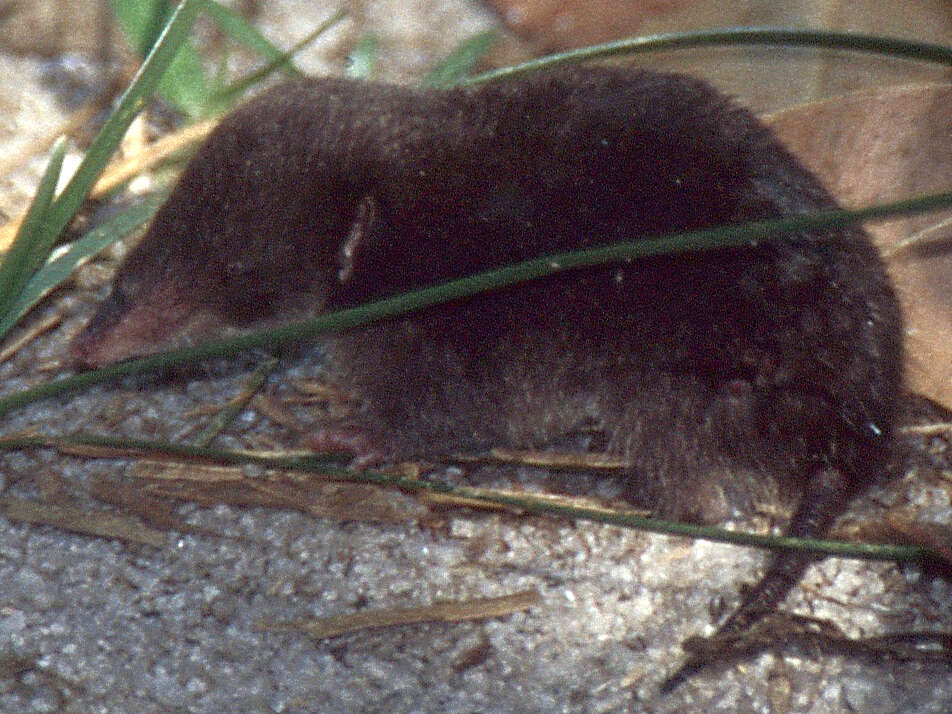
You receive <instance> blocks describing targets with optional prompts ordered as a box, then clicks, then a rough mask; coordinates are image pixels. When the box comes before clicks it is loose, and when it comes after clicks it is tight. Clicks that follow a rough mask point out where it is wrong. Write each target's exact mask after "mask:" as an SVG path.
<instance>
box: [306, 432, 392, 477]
mask: <svg viewBox="0 0 952 714" xmlns="http://www.w3.org/2000/svg"><path fill="white" fill-rule="evenodd" d="M380 443H381V441H380V439H379V438H378V437H376V436H375V435H374V434H372V433H371V432H370V431H368V430H366V429H362V428H361V427H359V426H354V425H350V424H341V425H336V426H323V427H321V428H319V429H317V430H316V431H314V432H312V433H311V434H310V435H308V437H307V445H308V447H310V448H311V449H313V450H314V451H320V452H325V453H335V454H341V453H343V454H352V455H353V458H352V459H351V461H350V464H349V466H350V468H352V469H365V468H368V467H370V466H378V465H380V464H382V463H384V462H386V461H389V460H390V458H389V457H390V456H391V455H390V454H388V453H387V452H386V451H385V450H384V449H381V448H380V446H379V444H380Z"/></svg>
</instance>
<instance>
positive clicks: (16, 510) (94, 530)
mask: <svg viewBox="0 0 952 714" xmlns="http://www.w3.org/2000/svg"><path fill="white" fill-rule="evenodd" d="M0 515H3V517H4V518H9V519H10V520H12V521H23V522H25V523H40V524H44V525H50V526H55V527H57V528H62V529H63V530H65V531H72V532H73V533H82V534H83V535H92V536H99V537H102V538H118V539H119V540H126V541H131V542H133V543H145V544H146V545H152V546H155V547H156V548H161V547H163V546H164V545H165V544H166V543H167V542H168V536H167V535H166V534H165V533H164V532H163V531H161V530H158V529H156V528H150V527H148V526H145V525H143V524H142V523H141V522H139V520H138V519H137V518H129V517H126V516H121V515H118V514H116V513H113V512H111V511H96V510H93V509H90V508H74V507H72V506H63V505H55V504H51V503H43V502H41V501H34V500H29V499H18V498H0Z"/></svg>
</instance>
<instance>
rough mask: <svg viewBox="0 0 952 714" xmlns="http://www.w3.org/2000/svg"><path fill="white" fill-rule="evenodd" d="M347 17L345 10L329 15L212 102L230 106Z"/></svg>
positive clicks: (217, 94) (216, 95)
mask: <svg viewBox="0 0 952 714" xmlns="http://www.w3.org/2000/svg"><path fill="white" fill-rule="evenodd" d="M345 17H347V11H346V10H338V11H337V12H335V13H334V14H333V15H331V16H330V17H329V18H328V19H327V20H325V21H324V22H322V23H321V24H320V25H318V26H317V27H316V28H315V29H314V30H313V31H311V32H310V33H308V35H307V36H306V37H305V38H304V39H303V40H301V41H300V42H298V43H297V44H295V45H294V46H293V47H292V48H291V49H289V50H288V51H287V52H284V53H282V54H281V56H280V57H276V58H275V59H273V60H271V61H270V62H268V63H267V64H266V65H265V66H264V67H262V68H261V69H259V70H256V71H254V72H252V73H251V74H249V75H247V76H245V77H242V78H241V79H239V80H237V81H235V82H234V83H232V84H231V85H229V86H228V87H226V88H225V89H223V90H221V91H220V92H217V93H216V94H215V96H214V97H213V101H216V102H219V103H220V104H222V105H225V106H230V105H231V104H233V103H234V101H235V100H236V99H237V98H238V97H240V96H241V95H242V94H244V93H245V92H247V91H248V89H249V88H250V87H253V86H254V85H256V84H258V82H260V81H261V80H263V79H265V78H266V77H267V76H269V75H270V74H271V73H272V72H274V71H275V70H276V69H278V68H279V67H281V66H282V65H283V64H284V63H285V62H287V61H288V60H290V59H291V58H292V57H294V55H296V54H297V53H298V52H300V51H301V50H302V49H304V48H305V47H307V46H308V45H309V44H311V43H312V42H314V40H316V39H317V38H318V37H320V36H321V35H322V34H324V33H325V32H327V31H328V30H329V29H331V28H332V27H333V26H334V25H336V24H337V23H338V22H340V21H341V20H343V19H344V18H345Z"/></svg>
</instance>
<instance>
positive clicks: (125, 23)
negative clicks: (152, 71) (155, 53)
mask: <svg viewBox="0 0 952 714" xmlns="http://www.w3.org/2000/svg"><path fill="white" fill-rule="evenodd" d="M112 8H113V12H115V14H116V18H117V19H118V20H119V26H120V27H121V28H122V30H123V32H124V33H125V34H126V36H127V37H128V38H129V40H130V42H131V43H132V44H133V46H134V47H136V48H137V49H138V50H139V53H140V54H142V55H146V54H147V52H148V51H150V48H152V47H153V46H154V44H155V42H156V41H157V40H158V38H159V37H160V36H161V30H162V28H163V26H164V25H165V23H166V22H167V21H168V19H169V17H170V14H169V12H170V6H169V3H168V0H112ZM158 89H159V93H160V94H161V95H162V96H163V97H165V98H166V99H167V100H168V101H169V102H171V103H172V104H173V105H174V106H175V107H177V108H178V109H180V110H181V111H183V112H185V113H186V114H187V115H188V116H190V117H198V116H204V115H206V114H207V113H208V112H209V100H210V97H211V95H212V92H211V89H210V87H209V86H208V80H207V77H206V75H205V70H204V68H203V67H202V63H201V60H200V59H199V57H198V53H197V52H196V51H195V48H194V47H192V45H191V43H190V42H188V41H187V40H185V41H183V42H182V43H181V44H180V49H179V53H178V54H177V55H176V57H175V59H174V60H173V61H172V63H171V65H170V66H169V67H168V70H167V72H166V73H165V75H164V76H163V77H162V79H161V80H160V82H159V86H158Z"/></svg>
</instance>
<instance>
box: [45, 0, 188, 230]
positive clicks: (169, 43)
mask: <svg viewBox="0 0 952 714" xmlns="http://www.w3.org/2000/svg"><path fill="white" fill-rule="evenodd" d="M197 9H198V4H197V2H196V0H184V2H182V4H181V5H179V6H178V9H177V10H176V11H175V13H174V14H173V15H172V19H171V20H170V22H169V24H168V25H167V26H166V27H165V30H164V31H163V33H162V35H161V37H160V38H159V41H158V42H157V43H156V44H155V46H154V47H153V48H152V51H151V52H150V53H149V56H148V57H146V59H145V61H144V62H143V63H142V66H141V67H140V68H139V71H138V72H137V73H136V76H135V78H134V79H133V80H132V84H130V85H129V87H128V89H126V91H125V92H124V93H123V95H122V97H120V99H119V102H118V104H117V105H116V108H115V110H114V111H113V113H112V115H111V116H110V117H109V119H108V120H106V123H105V124H104V125H103V127H102V129H101V130H100V132H99V134H98V135H97V136H96V138H95V139H94V140H93V143H92V144H91V145H90V147H89V151H87V152H86V156H85V157H84V158H83V161H82V163H80V165H79V168H78V169H77V170H76V173H75V174H73V178H72V179H71V180H70V182H69V184H68V185H67V186H66V188H65V189H63V192H62V193H61V194H60V195H59V197H58V198H57V199H56V201H55V202H54V203H53V205H52V206H51V207H50V210H49V213H48V216H47V220H46V221H44V229H45V230H46V231H49V232H50V233H51V234H52V235H54V236H57V235H59V234H60V232H61V231H62V230H63V228H64V227H65V226H66V224H67V223H69V221H70V220H71V219H72V217H73V216H74V215H75V213H76V211H77V210H79V207H80V206H81V205H82V203H83V200H84V199H85V198H86V195H87V194H88V193H89V190H90V189H91V188H92V186H93V184H94V183H95V182H96V179H97V178H99V175H100V174H101V173H102V170H103V168H105V166H106V164H107V163H108V162H109V159H110V157H112V155H113V153H115V150H116V147H117V146H119V142H120V141H121V140H122V137H123V135H124V134H125V133H126V129H128V128H129V125H130V124H131V123H132V120H133V119H134V118H135V116H136V114H138V113H139V111H141V109H142V107H143V106H144V105H145V102H146V101H147V100H148V98H149V97H150V96H151V95H152V93H153V92H154V91H155V88H156V86H157V85H158V83H159V80H160V79H161V77H162V75H163V74H164V72H165V70H166V69H167V68H168V66H169V64H170V63H171V61H172V59H173V58H174V57H175V54H176V53H177V52H178V50H179V48H180V47H181V46H182V43H183V42H184V41H185V39H186V38H187V37H188V31H189V28H190V27H191V25H192V22H193V20H194V19H195V15H196V12H197Z"/></svg>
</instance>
